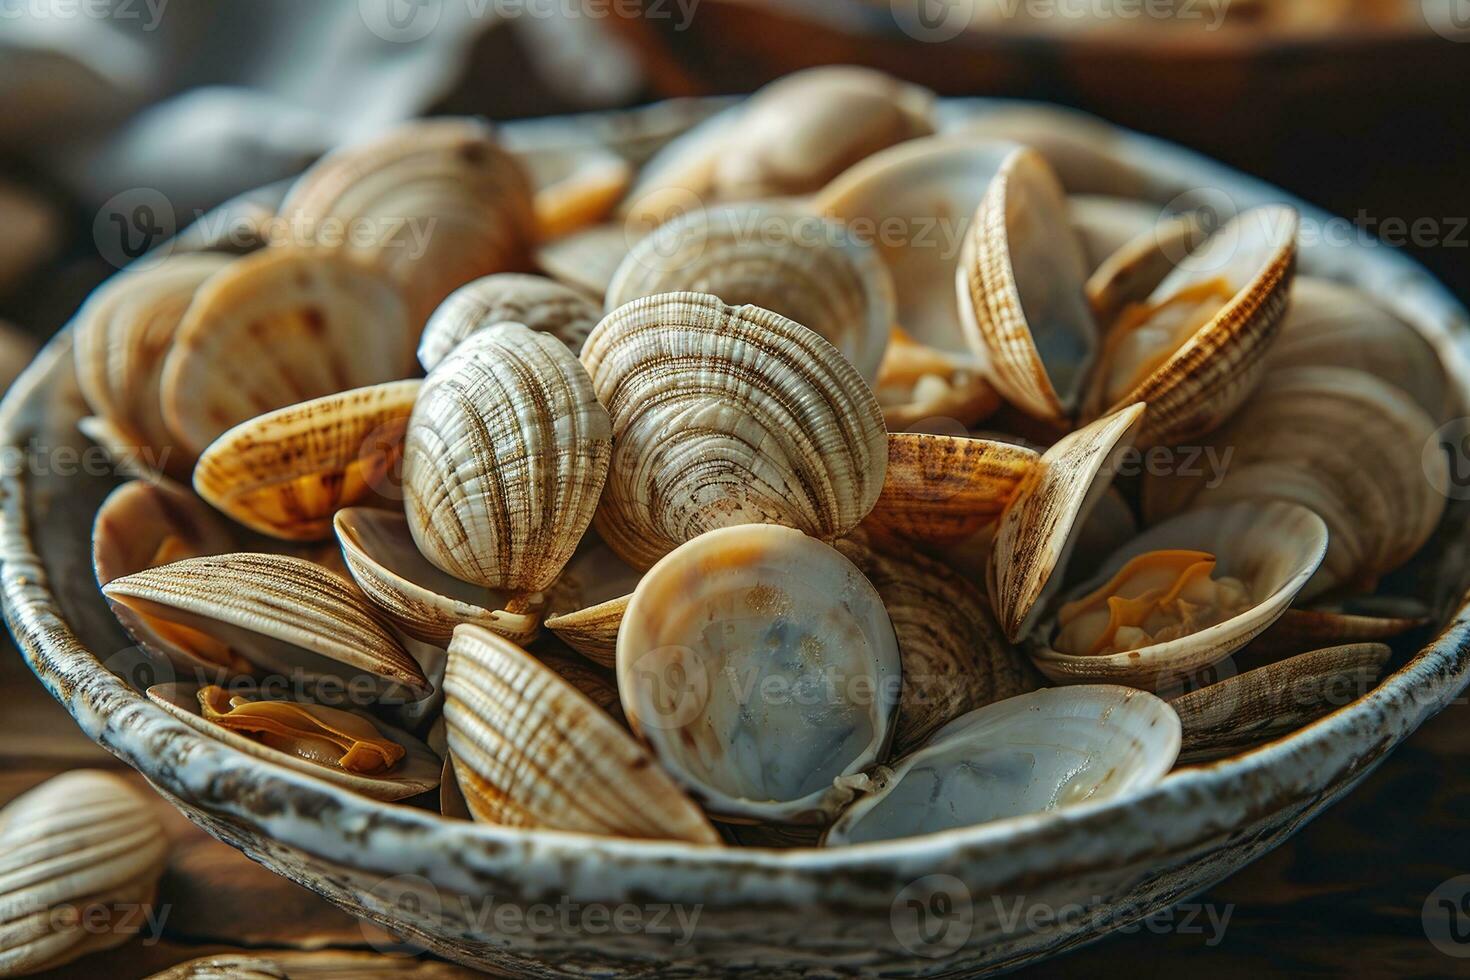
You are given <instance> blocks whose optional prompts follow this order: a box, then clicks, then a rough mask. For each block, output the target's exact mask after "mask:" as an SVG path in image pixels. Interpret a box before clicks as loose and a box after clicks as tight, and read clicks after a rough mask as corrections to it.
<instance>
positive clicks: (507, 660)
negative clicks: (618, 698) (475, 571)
mask: <svg viewBox="0 0 1470 980" xmlns="http://www.w3.org/2000/svg"><path fill="white" fill-rule="evenodd" d="M444 692H445V703H444V718H445V721H446V722H447V734H448V738H449V752H450V756H451V757H452V758H453V759H454V769H455V773H456V775H457V776H458V778H459V785H460V789H461V790H462V791H463V793H464V799H465V802H466V804H467V805H468V806H469V810H470V812H471V814H473V816H474V818H475V819H476V820H482V821H485V822H486V823H496V824H503V825H505V826H510V827H534V828H540V829H545V830H566V831H573V832H577V833H588V834H608V835H614V836H619V837H635V838H654V839H672V840H683V841H690V842H693V843H699V844H717V843H719V837H718V835H716V834H715V832H714V829H713V828H712V827H711V826H710V824H709V821H707V820H706V819H705V817H704V815H703V814H702V813H700V811H699V808H698V807H697V806H695V805H694V803H693V802H692V801H691V800H690V799H689V798H688V797H687V796H685V795H684V794H683V793H682V792H681V791H680V790H679V788H678V786H676V785H675V784H674V782H673V781H672V780H671V779H670V778H669V777H668V776H667V775H666V774H665V773H664V772H663V770H661V769H660V768H659V767H658V766H657V765H656V764H655V763H654V761H653V759H652V758H650V756H649V754H648V752H647V750H645V749H644V748H643V747H642V746H641V745H639V743H638V742H637V741H636V740H635V739H634V738H633V737H632V736H631V735H629V734H628V733H627V732H626V731H624V730H623V729H622V728H620V727H618V725H617V723H616V722H614V721H613V720H612V719H611V718H610V717H609V716H608V714H607V713H606V712H605V711H603V710H602V709H601V708H599V707H598V706H597V705H596V704H595V703H593V702H592V700H591V699H589V698H588V697H587V696H586V695H584V694H582V693H581V692H580V691H578V690H577V689H576V688H574V687H573V686H572V685H570V684H568V683H567V682H566V681H565V680H563V679H562V678H561V677H560V676H558V675H557V674H556V673H555V672H554V671H552V670H551V669H550V668H548V667H546V666H545V665H544V664H542V663H541V662H540V661H538V660H537V659H536V658H535V657H533V656H531V655H530V654H529V653H527V652H526V651H525V650H522V649H521V648H520V647H518V646H516V645H515V644H513V643H511V642H509V641H507V640H505V639H502V638H501V637H498V636H496V635H495V634H493V633H491V632H489V631H488V630H485V629H482V628H481V627H479V626H475V625H472V624H471V625H464V626H461V627H459V628H458V629H457V630H455V633H454V639H453V641H452V642H451V643H450V645H449V668H448V671H447V672H446V673H445V677H444Z"/></svg>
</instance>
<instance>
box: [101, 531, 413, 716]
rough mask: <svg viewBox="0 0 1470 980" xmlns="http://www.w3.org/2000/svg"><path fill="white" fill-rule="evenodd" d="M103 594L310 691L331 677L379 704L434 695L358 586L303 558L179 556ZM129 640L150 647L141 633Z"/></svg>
mask: <svg viewBox="0 0 1470 980" xmlns="http://www.w3.org/2000/svg"><path fill="white" fill-rule="evenodd" d="M102 592H103V594H104V595H105V596H106V597H107V600H108V602H109V603H111V604H112V605H113V607H114V608H117V607H119V606H121V607H124V608H125V609H128V610H132V611H133V612H134V613H136V614H138V615H141V616H145V617H148V618H149V620H150V621H152V620H161V621H164V622H166V623H170V624H176V625H177V626H182V627H184V628H185V629H187V630H189V631H190V632H191V633H192V634H196V635H199V636H202V637H206V638H208V639H211V640H213V641H214V643H215V645H217V646H218V647H220V648H221V649H222V650H224V651H227V653H228V655H229V656H230V657H231V658H232V659H233V658H242V659H244V660H246V661H248V662H250V663H251V664H254V665H255V666H256V667H257V668H260V669H261V670H267V671H270V672H272V673H277V674H282V675H285V676H286V677H290V678H299V679H300V680H301V681H302V682H303V683H305V684H307V685H308V686H310V687H315V686H318V685H319V684H320V683H322V682H323V679H330V683H333V684H352V685H354V689H357V688H360V687H365V688H366V689H367V690H368V691H370V692H372V693H374V694H375V695H376V696H378V697H379V698H380V699H383V700H387V699H396V698H400V697H405V696H406V700H417V699H419V698H421V697H425V696H427V695H428V694H429V693H430V687H429V682H428V680H427V679H426V678H425V677H424V675H423V671H422V670H420V668H419V665H418V664H417V663H416V662H415V661H414V659H413V658H412V657H410V656H409V655H408V653H407V652H406V651H404V649H403V646H402V644H400V643H399V642H398V640H397V639H395V638H394V636H393V634H392V633H391V632H390V631H389V628H388V625H387V622H386V621H385V620H384V619H382V618H381V614H379V613H378V612H377V610H376V609H374V607H373V606H372V604H371V603H369V602H368V600H367V599H366V598H364V597H363V595H362V593H361V592H359V591H358V589H357V588H356V586H354V585H353V584H352V583H351V582H350V581H348V580H347V579H345V578H343V577H342V576H340V575H338V574H336V573H335V572H331V571H328V570H327V569H325V568H323V567H322V566H320V565H318V564H316V563H315V562H310V561H307V560H306V559H304V558H295V557H291V556H287V555H263V554H249V553H237V554H228V555H214V556H205V557H200V558H185V559H182V560H180V561H176V562H173V563H171V564H168V565H161V566H159V567H157V568H149V569H145V570H144V571H140V572H135V573H133V574H132V575H127V576H124V577H122V578H118V579H113V580H112V581H111V582H108V583H107V584H106V585H105V586H103V587H102ZM124 625H129V623H128V621H127V620H126V619H125V620H124ZM134 635H135V636H136V638H137V639H138V641H139V642H140V643H142V644H143V645H144V646H148V644H149V637H148V635H147V634H144V633H135V634H134Z"/></svg>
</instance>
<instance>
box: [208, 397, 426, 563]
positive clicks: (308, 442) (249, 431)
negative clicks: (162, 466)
mask: <svg viewBox="0 0 1470 980" xmlns="http://www.w3.org/2000/svg"><path fill="white" fill-rule="evenodd" d="M421 384H422V382H420V381H389V382H386V383H384V384H379V385H371V386H369V387H367V388H356V389H353V390H352V391H344V392H339V393H337V394H335V395H325V396H323V397H321V398H314V399H312V400H311V401H307V402H302V403H301V404H299V405H292V406H289V407H287V408H281V409H277V410H276V411H274V412H267V413H266V414H264V415H258V416H256V417H255V418H253V419H250V420H248V421H245V422H241V423H240V424H239V425H237V426H235V427H234V428H233V429H231V430H229V431H228V432H226V433H225V434H224V435H222V436H220V437H219V438H218V439H216V440H215V441H214V442H212V443H210V445H209V448H208V449H206V450H205V451H204V453H203V454H202V455H201V456H200V457H199V463H198V465H196V466H195V468H194V489H195V490H196V491H197V492H198V493H199V495H200V496H201V497H203V498H204V499H205V500H206V501H208V502H209V503H211V504H213V505H214V506H215V507H217V508H219V509H220V510H221V511H223V512H224V513H226V514H228V515H230V516H231V517H233V518H234V519H235V520H237V521H239V522H240V523H241V524H244V525H245V526H246V527H248V528H251V529H252V530H255V531H260V532H261V533H263V534H269V535H271V536H272V537H276V538H283V539H286V540H293V541H314V540H318V539H321V538H325V537H330V536H331V533H332V515H333V514H334V513H336V512H337V511H338V510H339V509H341V508H343V507H350V506H352V505H353V504H357V503H361V502H364V501H368V500H372V499H375V498H381V497H382V496H385V495H386V496H388V497H390V498H391V497H392V496H394V495H395V494H396V488H395V487H394V486H393V469H394V467H395V466H396V465H397V463H398V461H399V460H400V459H401V458H402V455H403V438H404V430H405V429H406V428H407V427H408V417H409V413H410V412H412V411H413V403H414V399H415V398H417V397H418V393H419V387H420V386H421Z"/></svg>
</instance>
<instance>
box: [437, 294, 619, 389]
mask: <svg viewBox="0 0 1470 980" xmlns="http://www.w3.org/2000/svg"><path fill="white" fill-rule="evenodd" d="M600 319H602V307H600V306H599V305H598V304H597V303H594V302H593V301H592V300H590V299H589V298H587V296H586V295H584V294H583V293H582V292H580V291H578V290H576V289H573V288H572V287H570V286H566V285H563V284H561V283H559V282H556V281H555V280H552V279H547V278H545V277H543V276H528V275H525V274H523V273H518V272H500V273H496V274H495V275H493V276H486V277H485V278H483V279H476V280H475V281H474V282H472V283H468V284H467V285H464V286H461V287H459V288H458V289H456V290H455V291H454V292H453V293H451V294H450V295H449V298H448V299H446V300H445V301H444V302H443V303H441V304H440V306H439V308H438V309H437V310H435V311H434V315H433V316H431V317H429V322H428V325H427V326H425V327H424V335H423V337H421V338H420V339H419V363H420V364H422V365H423V366H424V370H425V371H432V370H434V368H436V367H438V366H439V362H440V361H442V360H444V358H446V357H448V356H449V354H450V352H451V351H453V350H454V348H456V347H458V346H459V345H460V342H461V341H463V340H464V339H465V338H466V337H468V336H469V335H470V334H472V333H475V332H476V331H479V330H483V329H485V328H486V327H493V326H495V325H496V324H498V323H524V324H525V325H526V326H528V327H530V328H531V329H532V330H539V331H541V332H542V333H549V334H551V335H552V336H553V337H555V338H556V339H557V340H560V341H561V342H562V343H564V344H566V345H567V347H568V348H569V349H570V350H571V352H572V353H573V354H580V353H581V352H582V344H583V343H585V342H586V340H587V334H589V333H591V332H592V328H593V327H595V326H597V321H598V320H600Z"/></svg>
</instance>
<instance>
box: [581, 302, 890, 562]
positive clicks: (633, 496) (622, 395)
mask: <svg viewBox="0 0 1470 980" xmlns="http://www.w3.org/2000/svg"><path fill="white" fill-rule="evenodd" d="M582 362H583V363H584V364H585V365H586V366H587V370H588V373H589V374H590V375H591V376H592V383H593V385H594V387H595V390H596V392H597V395H598V397H599V398H600V399H601V400H602V402H603V403H604V404H605V405H607V407H608V412H609V414H610V415H611V416H612V426H613V438H614V439H615V440H616V445H617V449H616V451H615V453H614V457H613V464H612V468H611V471H610V473H609V476H608V482H607V489H606V491H605V492H604V493H603V498H602V503H601V505H600V506H599V507H598V512H597V529H598V533H599V534H601V535H602V538H603V540H604V541H606V542H607V543H608V545H609V546H610V547H611V548H612V549H613V550H614V551H615V552H617V554H618V555H619V557H621V558H622V559H623V560H624V561H626V562H628V563H629V564H630V565H632V566H634V567H635V568H640V569H641V568H647V567H649V566H650V565H652V564H653V563H654V562H655V561H657V560H658V559H659V558H660V557H662V556H663V555H665V554H667V553H668V552H669V551H672V550H673V549H674V548H675V547H677V546H678V545H680V544H682V543H683V542H684V541H687V540H689V539H691V538H694V537H697V536H698V535H699V534H700V533H702V532H704V531H707V530H710V529H712V528H718V527H728V526H731V525H737V524H748V523H773V524H785V525H787V526H789V527H795V528H798V529H800V530H803V531H806V532H807V533H809V534H812V535H814V536H816V537H819V538H823V539H825V540H832V539H835V538H838V537H841V536H842V535H843V534H846V533H847V532H848V531H850V530H851V529H852V528H854V527H855V526H857V523H858V522H859V521H860V520H862V518H863V517H864V516H865V515H866V514H867V513H868V511H869V510H871V509H872V506H873V503H874V501H876V500H877V498H878V494H879V491H880V490H881V489H882V486H883V475H884V472H885V470H886V468H887V457H888V443H887V433H886V431H885V429H884V425H883V416H882V412H881V410H880V409H879V407H878V402H877V400H876V399H875V398H874V397H873V394H872V392H871V391H870V390H869V389H868V387H867V385H866V384H865V383H864V382H863V380H862V377H861V376H860V375H859V374H858V372H857V370H856V369H855V368H854V367H853V366H852V365H851V364H850V363H849V362H848V361H847V360H846V359H845V358H844V357H842V355H841V354H840V353H838V351H837V350H836V349H835V348H833V347H832V345H831V344H829V343H827V342H826V341H825V340H823V339H822V338H821V337H819V336H818V335H817V334H816V333H814V332H813V331H811V330H808V329H807V328H806V327H803V326H802V325H800V324H798V323H795V322H794V321H792V320H788V319H786V318H785V317H783V316H780V315H779V314H776V313H772V312H771V311H769V310H763V309H760V308H759V307H754V306H742V307H733V306H727V305H726V304H724V303H722V302H721V301H720V300H719V299H717V298H716V297H714V296H708V295H705V294H701V293H666V294H660V295H656V296H649V297H645V298H644V299H639V300H634V301H633V302H631V303H628V304H626V305H624V306H621V307H619V308H618V309H616V310H614V311H613V312H612V313H610V314H608V315H607V317H606V318H605V319H604V320H603V321H602V322H601V323H600V324H598V326H597V329H596V330H594V331H593V332H592V336H590V337H589V338H588V339H587V346H586V348H584V349H583V351H582Z"/></svg>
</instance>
